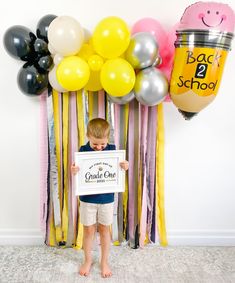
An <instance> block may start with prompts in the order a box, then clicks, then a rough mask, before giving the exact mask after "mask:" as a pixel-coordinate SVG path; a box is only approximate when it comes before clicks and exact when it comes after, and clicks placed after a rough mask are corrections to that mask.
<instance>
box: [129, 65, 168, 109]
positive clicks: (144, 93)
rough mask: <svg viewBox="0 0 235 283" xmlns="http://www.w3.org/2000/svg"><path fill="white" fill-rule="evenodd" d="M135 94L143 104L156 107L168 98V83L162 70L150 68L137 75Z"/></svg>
mask: <svg viewBox="0 0 235 283" xmlns="http://www.w3.org/2000/svg"><path fill="white" fill-rule="evenodd" d="M134 92H135V97H136V99H137V100H138V101H139V102H140V103H141V104H144V105H147V106H154V105H157V104H159V103H161V102H162V101H163V100H164V98H165V97H166V95H167V93H168V81H167V79H166V77H165V76H164V74H163V73H162V72H161V71H160V70H157V69H155V68H154V67H149V68H146V69H144V70H141V71H140V72H139V73H138V74H137V76H136V82H135V86H134Z"/></svg>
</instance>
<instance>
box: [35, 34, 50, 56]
mask: <svg viewBox="0 0 235 283" xmlns="http://www.w3.org/2000/svg"><path fill="white" fill-rule="evenodd" d="M34 50H35V52H37V53H39V54H43V55H45V54H49V51H48V48H47V43H46V42H45V41H44V40H42V39H41V38H37V39H36V40H35V42H34Z"/></svg>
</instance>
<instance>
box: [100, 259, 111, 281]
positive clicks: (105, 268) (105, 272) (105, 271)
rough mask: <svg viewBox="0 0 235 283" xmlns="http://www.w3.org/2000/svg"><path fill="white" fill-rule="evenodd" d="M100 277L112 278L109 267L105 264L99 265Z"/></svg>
mask: <svg viewBox="0 0 235 283" xmlns="http://www.w3.org/2000/svg"><path fill="white" fill-rule="evenodd" d="M101 276H102V277H103V278H106V277H110V276H112V271H111V269H110V267H109V265H108V264H107V263H106V262H105V263H101Z"/></svg>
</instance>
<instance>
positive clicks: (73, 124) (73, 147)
mask: <svg viewBox="0 0 235 283" xmlns="http://www.w3.org/2000/svg"><path fill="white" fill-rule="evenodd" d="M69 126H70V131H69V135H70V137H69V138H70V140H69V141H70V142H69V166H68V167H69V169H68V170H69V181H70V190H69V191H70V200H69V203H71V205H72V209H71V213H72V215H70V217H71V218H72V220H73V227H74V228H75V227H76V224H77V213H78V206H77V197H76V195H75V180H74V178H73V176H72V175H71V173H70V165H71V164H72V163H73V162H74V153H75V152H76V151H78V131H77V112H76V93H74V92H71V93H70V120H69ZM74 231H76V228H75V229H74Z"/></svg>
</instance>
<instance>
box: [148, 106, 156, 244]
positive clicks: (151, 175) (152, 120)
mask: <svg viewBox="0 0 235 283" xmlns="http://www.w3.org/2000/svg"><path fill="white" fill-rule="evenodd" d="M156 120H157V111H156V107H155V106H153V107H150V108H149V122H148V129H149V131H148V136H147V140H148V148H147V178H148V179H149V180H148V183H147V187H148V190H149V191H148V194H147V206H148V219H147V232H148V237H149V240H150V239H151V229H152V221H153V213H154V198H155V173H156V169H155V156H156V154H155V152H156ZM155 237H156V235H155ZM154 242H156V239H155V240H154Z"/></svg>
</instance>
